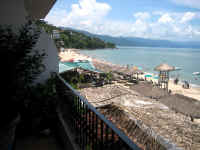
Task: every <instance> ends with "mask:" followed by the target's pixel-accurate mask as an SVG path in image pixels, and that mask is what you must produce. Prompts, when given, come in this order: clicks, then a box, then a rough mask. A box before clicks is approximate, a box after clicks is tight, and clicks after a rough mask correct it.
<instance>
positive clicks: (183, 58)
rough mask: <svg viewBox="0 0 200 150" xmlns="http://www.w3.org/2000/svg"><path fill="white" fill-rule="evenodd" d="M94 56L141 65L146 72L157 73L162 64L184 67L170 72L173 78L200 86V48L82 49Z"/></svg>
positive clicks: (83, 52)
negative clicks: (195, 74) (157, 68)
mask: <svg viewBox="0 0 200 150" xmlns="http://www.w3.org/2000/svg"><path fill="white" fill-rule="evenodd" d="M79 52H80V53H82V54H85V55H88V56H90V57H92V58H97V59H100V60H104V61H108V62H111V63H113V64H119V65H125V66H127V65H129V67H131V66H139V67H142V69H143V70H144V71H145V72H150V73H155V74H156V73H157V72H155V71H154V68H155V67H156V66H157V65H159V64H161V63H167V64H169V65H172V66H175V67H180V68H182V69H181V70H180V71H173V72H171V73H170V76H171V78H175V77H179V79H180V80H181V81H184V80H186V81H188V82H189V83H190V84H192V85H193V86H198V87H199V86H200V75H199V76H194V75H193V74H192V73H193V72H200V49H192V48H160V47H159V48H157V47H119V46H118V47H117V49H98V50H80V51H79Z"/></svg>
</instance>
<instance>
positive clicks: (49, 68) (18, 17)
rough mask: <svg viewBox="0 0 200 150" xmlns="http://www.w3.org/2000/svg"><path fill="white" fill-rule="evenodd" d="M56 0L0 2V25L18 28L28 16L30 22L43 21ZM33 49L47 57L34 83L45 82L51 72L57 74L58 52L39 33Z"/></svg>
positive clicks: (48, 40)
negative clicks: (42, 51) (38, 50)
mask: <svg viewBox="0 0 200 150" xmlns="http://www.w3.org/2000/svg"><path fill="white" fill-rule="evenodd" d="M55 2H56V0H1V1H0V25H13V26H15V27H17V28H18V27H19V26H20V25H22V24H24V23H25V22H26V18H27V17H28V16H29V17H30V18H31V19H32V20H37V19H43V18H44V17H45V16H46V15H47V13H48V12H49V10H50V9H51V8H52V6H53V5H54V3H55ZM35 49H41V50H42V49H44V50H45V52H46V54H47V57H46V59H45V60H44V64H45V67H46V70H45V72H43V73H42V74H41V75H40V77H39V79H38V80H37V81H36V82H42V81H44V80H46V79H47V78H48V77H49V76H50V73H51V72H56V73H58V71H59V67H58V64H59V61H58V51H57V48H56V46H55V44H54V42H53V40H52V39H51V38H50V37H49V35H48V34H47V33H45V32H44V31H43V32H42V33H41V35H40V38H39V40H38V43H37V44H36V48H35Z"/></svg>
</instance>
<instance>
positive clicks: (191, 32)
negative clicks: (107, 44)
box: [45, 0, 200, 41]
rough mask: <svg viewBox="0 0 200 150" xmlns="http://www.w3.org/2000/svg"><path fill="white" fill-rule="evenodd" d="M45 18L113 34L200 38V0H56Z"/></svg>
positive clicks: (64, 24)
mask: <svg viewBox="0 0 200 150" xmlns="http://www.w3.org/2000/svg"><path fill="white" fill-rule="evenodd" d="M45 21H47V22H48V23H50V24H53V25H56V26H62V27H70V28H74V29H79V30H85V31H88V32H91V33H95V34H103V35H110V36H115V37H117V36H123V37H141V38H150V39H164V40H172V41H200V0H57V2H56V3H55V5H54V6H53V8H52V9H51V10H50V12H49V14H48V15H47V16H46V18H45Z"/></svg>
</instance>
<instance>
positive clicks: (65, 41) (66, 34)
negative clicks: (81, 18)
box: [36, 20, 115, 49]
mask: <svg viewBox="0 0 200 150" xmlns="http://www.w3.org/2000/svg"><path fill="white" fill-rule="evenodd" d="M36 24H37V25H38V26H40V27H42V28H43V29H44V30H45V31H46V32H47V33H48V34H50V35H51V34H52V33H53V30H57V31H58V32H59V33H60V37H59V38H57V39H55V42H56V45H57V47H64V48H76V49H103V48H115V44H113V43H111V42H105V41H103V40H101V39H99V38H97V37H90V36H87V35H85V34H84V33H80V32H76V31H74V30H70V29H64V30H63V29H62V28H58V27H55V26H53V25H50V24H47V23H46V22H45V21H43V20H39V21H37V22H36Z"/></svg>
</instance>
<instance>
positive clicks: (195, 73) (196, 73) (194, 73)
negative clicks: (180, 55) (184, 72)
mask: <svg viewBox="0 0 200 150" xmlns="http://www.w3.org/2000/svg"><path fill="white" fill-rule="evenodd" d="M192 74H193V75H200V72H193V73H192Z"/></svg>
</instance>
